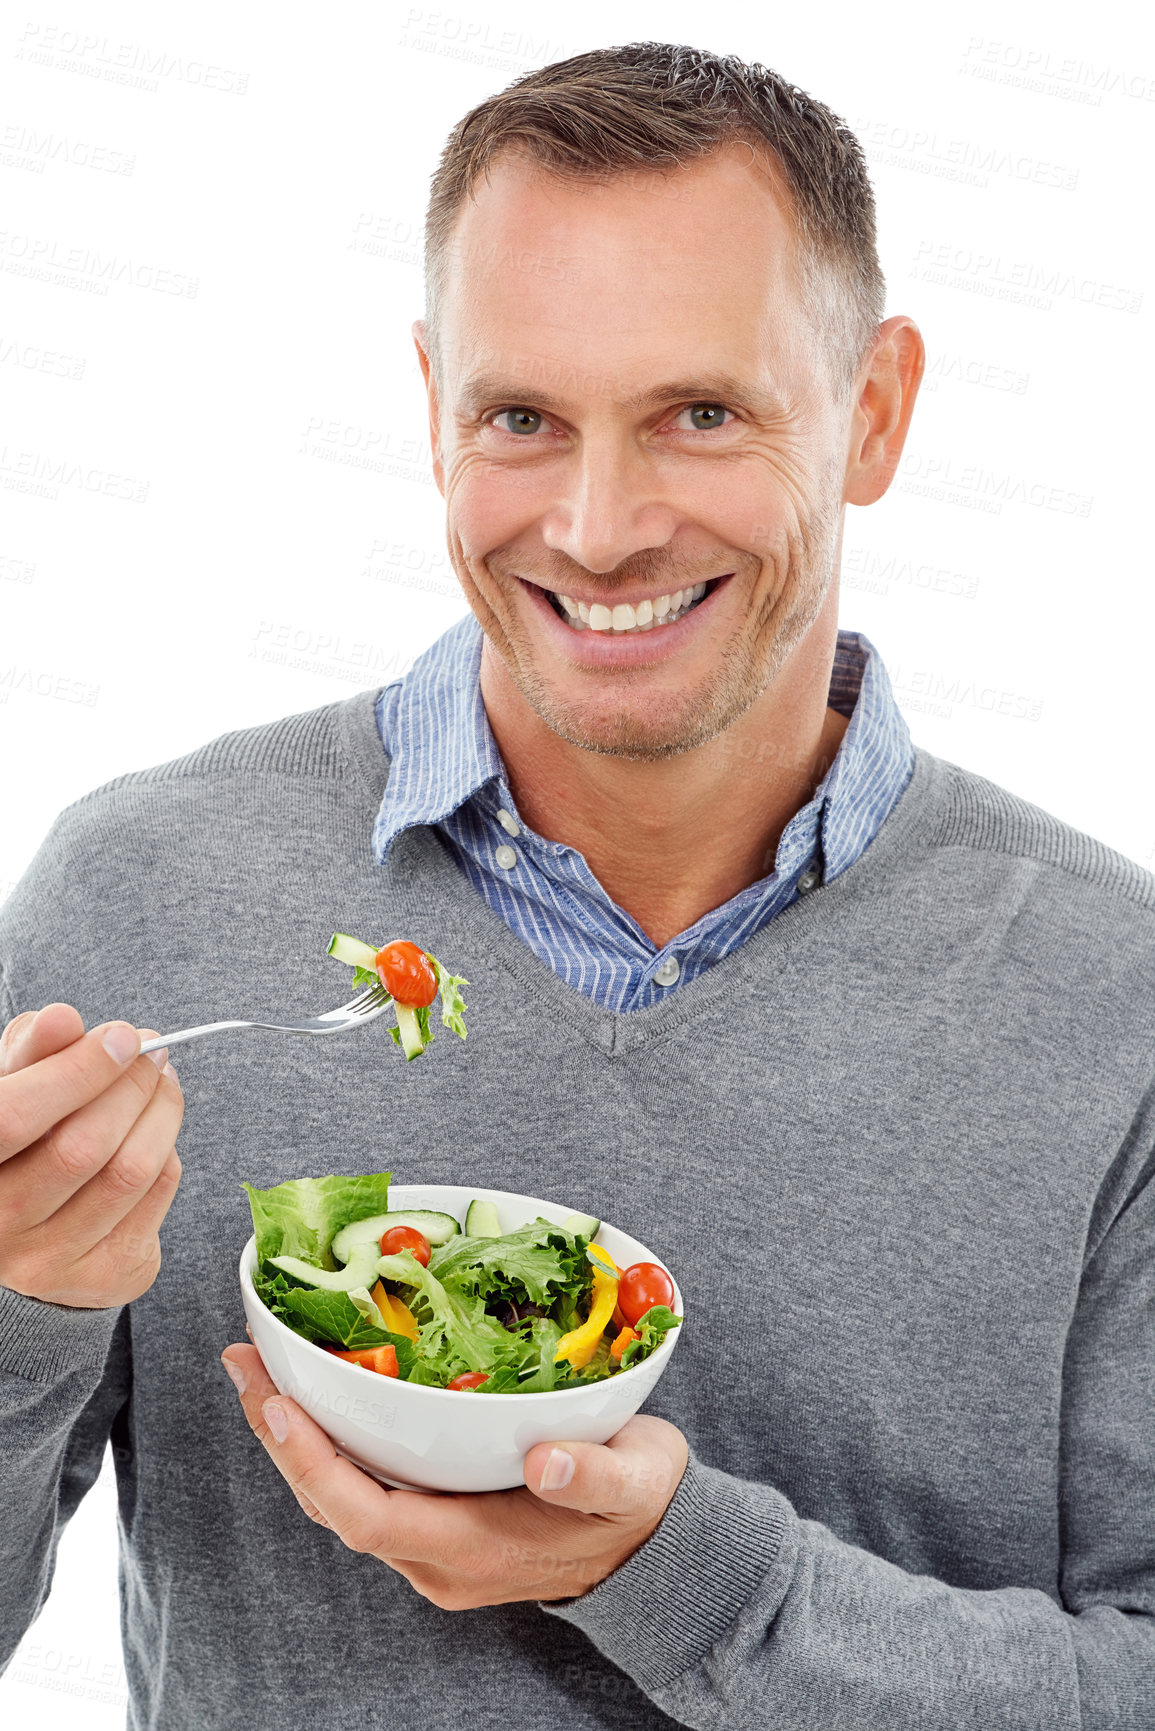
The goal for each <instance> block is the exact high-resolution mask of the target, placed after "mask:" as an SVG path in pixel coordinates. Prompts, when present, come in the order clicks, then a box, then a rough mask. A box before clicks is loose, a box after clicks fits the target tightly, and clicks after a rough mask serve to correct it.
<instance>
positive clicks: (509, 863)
mask: <svg viewBox="0 0 1155 1731" xmlns="http://www.w3.org/2000/svg"><path fill="white" fill-rule="evenodd" d="M493 857H494V859H495V860H496V861H497V863H498V865H499V866H501V868H502V869H503V871H507V872H509V871H512V870H513V868H514V866H515V865H516V864H517V849H516V848H513V847H506V846H505V845H504V843H503V844H502V846H501V847H499V848H498V850H497V852H496V853H495V854H494V856H493Z"/></svg>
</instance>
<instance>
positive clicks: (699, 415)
mask: <svg viewBox="0 0 1155 1731" xmlns="http://www.w3.org/2000/svg"><path fill="white" fill-rule="evenodd" d="M733 412H734V411H733V410H732V409H727V408H724V407H723V405H722V404H721V403H694V404H692V405H691V406H690V408H688V409H682V410H681V413H682V414H683V415H689V417H690V419H691V422H692V423H693V426H694V428H695V430H696V431H697V432H699V433H708V432H711V431H712V430H713V429H714V428H715V427H720V426H722V425H723V421H722V416H723V415H731V414H733Z"/></svg>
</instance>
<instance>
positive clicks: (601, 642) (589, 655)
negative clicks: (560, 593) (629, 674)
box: [520, 572, 733, 667]
mask: <svg viewBox="0 0 1155 1731" xmlns="http://www.w3.org/2000/svg"><path fill="white" fill-rule="evenodd" d="M732 576H733V572H730V573H729V574H728V575H727V576H725V577H721V578H719V579H718V580H717V582H716V583H715V585H714V588H713V589H711V591H710V593H709V594H708V595H704V596H703V597H702V599H701V600H700V601H699V602H698V604H697V606H696V607H692V608H691V609H690V611H689V613H687V614H685V615H684V616H683V617H682V618H681V619H677V620H675V622H674V623H673V625H655V626H654V628H653V630H652V631H629V632H626V631H623V632H613V631H591V630H590V628H589V627H588V626H587V627H586V629H585V630H584V631H575V630H574V629H573V626H572V625H567V624H566V622H565V620H564V619H560V618H559V617H558V615H557V614H556V613H555V612H554V610H553V605H552V603H551V602H550V600H549V597H548V596H547V595H546V592H545V590H544V589H539V588H538V586H537V584H536V583H526V582H525V581H524V580H523V579H522V580H520V581H521V586H522V588H523V589H524V590H525V592H526V594H527V595H528V596H529V600H530V605H531V606H532V607H533V609H534V611H535V612H536V613H537V614H539V615H540V617H541V621H542V625H543V627H544V629H545V631H546V633H547V636H548V637H549V638H550V640H551V641H552V642H553V643H555V644H556V645H557V647H558V649H559V650H560V651H561V653H562V654H563V655H564V656H565V658H566V660H567V661H573V662H576V663H577V664H578V665H579V666H583V667H648V666H651V665H653V664H654V663H655V662H658V661H668V660H669V658H670V657H671V656H673V655H677V654H678V653H679V652H680V651H681V650H683V649H684V648H686V647H687V645H688V644H690V643H692V642H693V641H694V638H695V637H696V636H697V634H698V632H699V630H700V629H701V622H702V620H703V619H704V618H705V616H706V614H707V613H709V612H710V611H711V609H712V606H713V603H714V602H715V601H716V600H717V599H718V597H719V595H721V593H722V591H723V590H724V589H725V587H726V585H727V584H728V583H729V581H730V577H732Z"/></svg>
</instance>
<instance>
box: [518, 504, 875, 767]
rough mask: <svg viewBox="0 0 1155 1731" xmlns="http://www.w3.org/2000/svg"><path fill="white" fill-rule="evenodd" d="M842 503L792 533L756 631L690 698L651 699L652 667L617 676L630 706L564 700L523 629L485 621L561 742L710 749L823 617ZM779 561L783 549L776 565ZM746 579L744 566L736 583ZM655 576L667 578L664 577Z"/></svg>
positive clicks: (613, 750)
mask: <svg viewBox="0 0 1155 1731" xmlns="http://www.w3.org/2000/svg"><path fill="white" fill-rule="evenodd" d="M840 509H841V503H840V501H839V500H838V499H837V498H836V496H835V495H834V494H829V495H828V496H827V497H825V498H824V499H823V500H822V501H821V503H820V504H819V505H818V506H817V507H816V509H815V510H814V511H813V512H812V513H811V515H810V516H809V517H808V518H807V519H806V521H805V522H804V523H802V524H801V525H800V526H799V527H798V529H797V530H796V531H795V532H794V533H788V534H787V535H786V536H785V538H784V547H785V576H784V580H783V581H782V582H781V584H780V585H776V592H775V594H774V595H773V596H772V597H769V598H768V599H767V600H766V601H765V602H764V603H763V604H762V606H761V610H760V613H759V616H758V618H757V620H756V622H755V623H754V624H753V625H752V627H750V628H749V629H746V630H740V631H739V632H738V633H737V634H736V635H735V636H734V637H732V638H731V640H730V642H729V644H728V645H727V646H726V648H725V649H724V650H723V652H722V653H721V655H720V656H719V659H718V661H717V662H716V664H715V668H714V670H713V672H712V674H710V675H709V676H708V677H707V678H706V680H705V681H704V682H703V683H702V684H701V685H700V686H699V687H698V689H697V690H696V691H695V692H693V693H691V694H690V695H689V696H687V697H682V696H679V697H665V698H661V699H659V698H657V697H655V696H653V695H649V694H647V691H646V684H647V673H648V669H646V668H637V669H633V670H631V669H629V668H626V669H622V670H620V671H619V670H615V672H614V674H613V675H612V677H613V678H614V679H615V680H616V681H620V682H623V683H625V684H626V685H627V686H631V685H633V686H636V687H637V690H638V693H639V697H638V701H637V702H636V703H635V704H633V705H629V704H625V703H623V704H622V706H621V708H619V709H617V710H614V711H608V712H607V711H606V710H605V709H604V708H603V707H602V705H601V704H600V703H599V702H597V701H596V700H595V701H594V702H592V703H590V704H589V705H585V706H583V705H582V704H580V703H574V702H572V701H568V700H563V699H560V698H559V697H558V696H557V694H556V693H555V691H554V690H553V689H552V688H551V686H550V684H549V681H548V680H547V679H546V678H544V677H543V676H542V674H541V673H540V671H539V669H538V667H537V666H536V664H535V661H534V658H533V649H532V644H531V642H530V641H529V640H528V638H527V637H526V635H525V634H524V633H521V632H517V633H515V634H511V633H510V632H508V631H506V630H502V629H501V628H500V626H499V625H498V621H497V619H496V617H495V616H494V615H493V614H492V612H491V611H490V609H488V608H487V609H486V611H487V612H488V613H489V614H490V619H491V621H492V625H496V626H498V629H497V631H494V630H493V629H491V628H490V627H487V629H486V635H487V637H488V638H489V641H490V643H491V644H492V646H493V648H494V649H495V650H496V651H497V653H498V654H499V655H500V657H501V659H502V661H503V662H504V664H505V667H506V670H507V671H508V673H509V676H510V678H511V679H512V680H513V682H514V684H515V685H516V686H517V688H518V690H519V691H520V693H521V695H522V696H523V697H524V699H525V701H526V702H527V703H528V704H529V706H530V708H531V709H533V711H534V712H535V714H537V715H538V716H539V717H540V718H541V720H542V721H543V722H544V723H545V725H546V726H547V727H548V728H549V729H550V730H551V731H552V732H553V733H556V734H557V736H558V737H559V739H564V740H566V741H567V742H568V743H569V744H570V745H576V746H578V747H580V749H581V750H583V751H590V752H594V753H597V754H599V755H601V756H605V757H621V758H629V759H632V760H634V761H638V762H657V761H658V760H660V759H663V758H668V757H677V756H680V755H681V754H682V753H683V752H687V751H694V750H696V749H697V748H698V747H700V746H703V745H707V744H708V743H709V742H710V740H712V739H716V738H717V737H718V735H719V734H721V733H724V732H725V731H726V729H727V728H729V727H731V726H732V725H733V724H734V722H735V721H737V720H738V718H739V717H740V716H742V715H744V714H745V713H746V711H747V710H748V709H749V708H750V706H751V705H752V704H753V703H754V702H756V701H757V699H758V698H759V697H760V696H761V695H762V693H763V692H764V691H765V690H766V688H767V686H769V685H771V684H772V683H773V681H774V680H775V679H776V678H777V676H778V674H779V672H780V671H781V669H782V667H783V666H784V665H785V663H786V662H787V660H788V659H789V657H790V656H791V655H792V654H793V652H794V650H795V649H796V648H797V646H798V644H799V643H800V642H801V641H802V639H803V638H804V637H805V635H806V633H807V632H808V631H809V630H810V628H811V626H812V625H813V624H814V622H815V620H816V619H817V618H818V615H819V613H820V612H821V611H822V605H823V602H824V601H825V599H826V595H827V592H828V590H829V587H830V582H831V579H832V577H833V575H834V553H835V547H836V544H837V536H838V517H839V511H840ZM781 559H782V555H781V554H779V555H778V562H779V563H781ZM644 566H645V560H644V558H639V559H638V560H635V561H633V562H632V568H631V573H630V575H631V577H641V578H642V579H645V577H646V576H647V573H646V571H645V568H644ZM657 570H658V566H657V564H656V563H655V571H657ZM741 576H742V573H741V571H740V570H738V571H737V572H736V573H735V576H734V577H733V578H731V582H738V581H740V580H741ZM656 580H657V581H659V582H660V581H662V580H663V579H662V578H661V575H660V573H659V576H658V578H657V579H656ZM671 581H672V580H671ZM672 586H673V587H677V584H672Z"/></svg>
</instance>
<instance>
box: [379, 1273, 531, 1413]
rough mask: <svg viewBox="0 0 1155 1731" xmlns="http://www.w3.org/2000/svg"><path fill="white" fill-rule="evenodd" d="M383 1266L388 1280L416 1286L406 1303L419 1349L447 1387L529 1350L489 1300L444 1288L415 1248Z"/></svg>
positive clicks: (428, 1365) (425, 1363)
mask: <svg viewBox="0 0 1155 1731" xmlns="http://www.w3.org/2000/svg"><path fill="white" fill-rule="evenodd" d="M430 1262H432V1258H430ZM377 1268H378V1271H379V1272H380V1273H381V1274H382V1275H383V1276H384V1278H385V1279H386V1280H391V1281H396V1282H397V1283H398V1284H399V1285H403V1286H406V1287H409V1288H413V1289H414V1290H413V1291H411V1292H407V1293H406V1302H407V1303H408V1305H409V1308H410V1309H411V1310H412V1312H413V1316H414V1319H415V1320H416V1323H417V1334H418V1352H419V1354H420V1358H421V1360H422V1362H423V1363H424V1365H425V1366H426V1368H427V1369H429V1370H434V1371H436V1372H438V1374H439V1375H440V1377H441V1386H442V1387H444V1386H445V1384H446V1383H447V1382H449V1381H450V1380H451V1379H452V1378H453V1377H455V1376H460V1375H461V1373H462V1372H463V1371H466V1370H486V1371H488V1370H492V1369H494V1368H495V1367H496V1366H497V1365H499V1364H507V1363H516V1362H517V1361H518V1360H519V1358H520V1357H521V1356H522V1354H523V1353H524V1343H523V1342H520V1341H519V1339H518V1336H517V1335H515V1334H512V1333H511V1332H510V1331H509V1329H507V1328H503V1327H502V1325H501V1323H500V1322H498V1320H497V1318H496V1317H494V1316H490V1315H489V1313H488V1312H487V1310H486V1308H485V1303H484V1300H483V1299H481V1298H477V1297H475V1296H473V1295H472V1294H470V1293H468V1292H458V1291H455V1290H453V1289H451V1288H449V1287H446V1286H443V1285H442V1283H441V1281H440V1280H438V1278H437V1277H436V1275H435V1274H434V1273H433V1272H432V1270H431V1268H422V1266H421V1264H420V1263H419V1262H418V1260H417V1258H416V1257H415V1256H414V1255H413V1253H412V1251H409V1250H403V1251H401V1252H400V1253H399V1254H398V1255H396V1256H383V1257H381V1259H380V1261H379V1262H378V1264H377ZM422 1380H424V1379H422Z"/></svg>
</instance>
